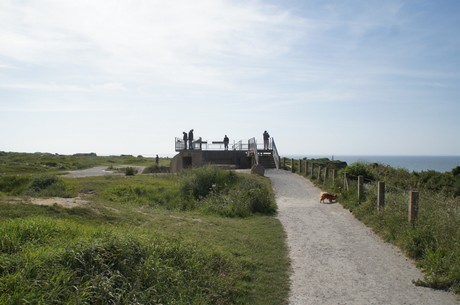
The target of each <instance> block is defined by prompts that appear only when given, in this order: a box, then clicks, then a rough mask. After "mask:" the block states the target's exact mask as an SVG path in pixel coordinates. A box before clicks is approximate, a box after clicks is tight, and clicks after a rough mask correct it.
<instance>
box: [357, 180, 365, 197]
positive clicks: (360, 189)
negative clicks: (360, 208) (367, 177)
mask: <svg viewBox="0 0 460 305" xmlns="http://www.w3.org/2000/svg"><path fill="white" fill-rule="evenodd" d="M363 180H364V177H363V176H358V203H361V200H362V199H363V194H364V190H363Z"/></svg>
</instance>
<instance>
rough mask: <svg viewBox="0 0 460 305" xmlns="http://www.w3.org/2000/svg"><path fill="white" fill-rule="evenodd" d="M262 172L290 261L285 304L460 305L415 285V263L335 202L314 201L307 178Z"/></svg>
mask: <svg viewBox="0 0 460 305" xmlns="http://www.w3.org/2000/svg"><path fill="white" fill-rule="evenodd" d="M312 167H313V164H312ZM265 174H266V176H267V177H268V178H270V180H271V182H272V186H273V189H274V192H275V196H276V202H277V204H278V216H277V217H278V218H279V220H280V221H281V223H282V224H283V226H284V228H285V231H286V236H287V243H288V246H289V247H288V248H289V256H290V259H291V262H292V274H291V293H290V297H289V302H288V303H289V304H292V305H303V304H317V305H321V304H327V305H329V304H417V305H432V304H443V305H451V304H452V305H453V304H456V305H459V304H460V303H459V302H458V301H457V299H456V297H455V295H453V294H450V293H447V292H444V291H437V290H432V289H429V288H424V287H418V286H415V285H414V284H413V283H412V281H413V280H418V279H423V274H422V273H421V272H420V271H419V270H418V269H417V268H416V267H415V264H414V263H413V262H412V261H411V260H409V259H407V258H406V257H405V256H404V255H403V254H402V253H401V252H400V251H399V250H398V249H397V248H396V247H394V246H392V245H391V244H389V243H385V242H383V241H382V240H381V239H380V238H379V237H378V236H376V235H375V234H374V233H373V232H372V231H371V230H370V229H369V228H367V227H366V226H365V225H364V224H362V223H361V222H359V221H358V220H357V219H355V218H354V217H353V215H352V214H351V213H350V212H349V211H348V210H345V209H344V208H342V206H341V205H340V204H322V203H319V194H320V190H319V189H318V188H317V187H315V186H314V185H313V184H312V182H311V181H310V180H308V179H306V178H304V177H303V176H300V175H297V174H295V173H291V172H290V171H284V170H276V169H269V170H267V171H266V173H265ZM339 200H340V198H339Z"/></svg>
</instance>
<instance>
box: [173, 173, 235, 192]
mask: <svg viewBox="0 0 460 305" xmlns="http://www.w3.org/2000/svg"><path fill="white" fill-rule="evenodd" d="M180 175H181V182H180V183H181V192H182V194H183V196H184V197H185V198H186V199H187V198H189V199H192V200H197V199H202V198H204V197H206V196H207V195H208V194H209V193H211V192H219V191H220V190H224V189H225V188H226V187H228V186H230V185H231V184H233V183H234V182H235V181H236V174H235V172H233V171H224V170H221V169H218V168H215V167H211V166H204V167H199V168H194V169H189V170H184V171H182V172H181V173H180Z"/></svg>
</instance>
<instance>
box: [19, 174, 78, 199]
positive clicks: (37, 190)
mask: <svg viewBox="0 0 460 305" xmlns="http://www.w3.org/2000/svg"><path fill="white" fill-rule="evenodd" d="M24 194H25V195H28V196H34V197H62V198H70V197H73V195H74V194H73V192H71V191H70V190H68V189H67V186H66V184H65V183H64V181H62V180H60V179H58V177H56V176H54V175H48V174H44V175H40V176H38V177H35V178H33V179H32V181H31V182H30V183H29V185H28V187H27V189H26V190H25V191H24Z"/></svg>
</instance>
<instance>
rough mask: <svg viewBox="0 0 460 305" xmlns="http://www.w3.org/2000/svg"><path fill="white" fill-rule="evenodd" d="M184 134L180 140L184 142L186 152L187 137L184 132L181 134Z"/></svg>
mask: <svg viewBox="0 0 460 305" xmlns="http://www.w3.org/2000/svg"><path fill="white" fill-rule="evenodd" d="M182 133H183V134H184V136H183V137H182V139H183V140H184V149H185V150H186V149H187V145H188V143H187V140H188V135H187V133H186V132H185V131H183V132H182Z"/></svg>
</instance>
